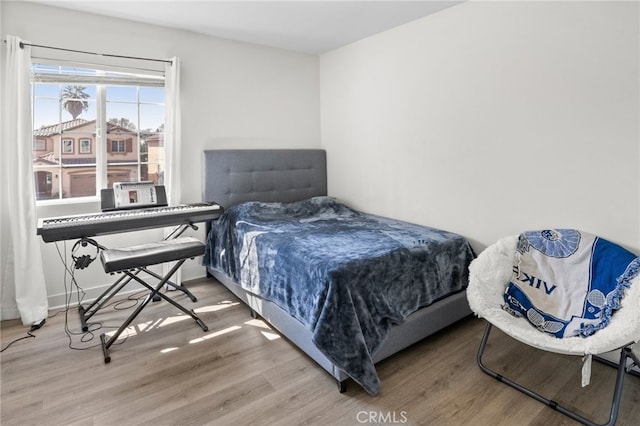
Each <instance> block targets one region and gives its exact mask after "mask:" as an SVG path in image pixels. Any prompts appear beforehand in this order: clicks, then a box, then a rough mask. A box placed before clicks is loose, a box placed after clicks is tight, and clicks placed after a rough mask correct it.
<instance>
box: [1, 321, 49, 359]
mask: <svg viewBox="0 0 640 426" xmlns="http://www.w3.org/2000/svg"><path fill="white" fill-rule="evenodd" d="M46 321H47V320H46V319H43V320H41V321H38V322H34V323H33V324H32V325H31V328H29V331H27V335H26V336H22V337H18V338H17V339H15V340H14V341H12V342H9V344H8V345H7V346H5V347H4V348H2V349H0V352H4V351H5V350H7V349H8V348H9V346H11V345H13V344H14V343H16V342H19V341H20V340H25V339H30V338H32V337H33V338H35V337H36V335H35V334H33V332H34V331H36V330H38V329H40V328H42V326H43V325H44V323H45V322H46Z"/></svg>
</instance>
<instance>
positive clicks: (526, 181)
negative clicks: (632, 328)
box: [320, 2, 640, 253]
mask: <svg viewBox="0 0 640 426" xmlns="http://www.w3.org/2000/svg"><path fill="white" fill-rule="evenodd" d="M638 12H639V11H638V3H637V2H611V3H609V2H468V3H464V4H462V5H459V6H455V7H453V8H450V9H446V10H444V11H442V12H440V13H438V14H435V15H432V16H429V17H426V18H423V19H420V20H418V21H414V22H411V23H409V24H406V25H403V26H401V27H397V28H395V29H392V30H389V31H387V32H384V33H381V34H378V35H375V36H373V37H370V38H367V39H365V40H362V41H359V42H356V43H353V44H351V45H348V46H346V47H343V48H340V49H337V50H334V51H332V52H329V53H326V54H324V55H322V56H321V57H320V82H321V115H322V146H323V147H324V148H326V149H327V151H328V164H329V191H330V193H331V194H332V195H335V196H338V197H340V198H343V199H345V200H347V201H349V202H351V203H352V204H353V205H355V206H356V207H358V208H360V209H363V210H366V211H370V212H374V213H377V214H383V215H387V216H393V217H398V218H402V219H406V220H410V221H413V222H417V223H421V224H426V225H432V226H436V227H440V228H444V229H448V230H451V231H454V232H458V233H461V234H463V235H465V236H467V237H468V238H470V240H471V241H472V244H473V245H474V248H475V249H476V250H478V251H479V250H481V249H483V248H484V247H486V246H487V245H489V244H491V243H492V242H494V241H495V240H496V239H498V238H500V237H502V236H506V235H511V234H517V233H519V232H521V231H524V230H530V229H540V228H548V227H574V228H578V229H582V230H584V231H589V232H592V233H596V234H599V235H601V236H603V237H605V238H609V239H611V240H613V241H616V242H618V243H621V244H623V245H625V246H627V247H628V248H630V249H632V250H634V251H635V252H636V253H638V252H640V228H639V226H640V223H639V220H640V219H639V217H640V175H639V169H640V167H639V160H640V150H639V146H638V145H639V113H640V111H639V106H638V105H639V69H638V64H639V23H638V22H639V20H638V16H639V13H638Z"/></svg>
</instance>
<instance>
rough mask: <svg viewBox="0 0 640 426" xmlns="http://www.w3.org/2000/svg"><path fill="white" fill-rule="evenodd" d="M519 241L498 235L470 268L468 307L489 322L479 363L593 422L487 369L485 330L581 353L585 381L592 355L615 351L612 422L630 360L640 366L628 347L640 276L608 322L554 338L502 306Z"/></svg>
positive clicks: (639, 333)
mask: <svg viewBox="0 0 640 426" xmlns="http://www.w3.org/2000/svg"><path fill="white" fill-rule="evenodd" d="M517 242H518V236H512V237H507V238H503V239H501V240H499V241H498V242H496V243H495V244H493V245H491V246H489V247H487V248H486V249H485V250H484V251H483V252H482V253H480V255H479V256H478V258H477V259H475V260H474V261H473V262H472V263H471V265H470V267H469V271H470V275H469V288H468V289H467V297H468V300H469V306H470V307H471V309H472V310H473V312H474V313H475V314H476V315H477V316H478V317H479V318H484V319H485V320H486V321H487V326H486V328H485V332H484V336H483V338H482V341H481V343H480V347H479V349H478V355H477V361H478V365H479V366H480V368H481V369H482V371H484V372H485V373H486V374H488V375H490V376H492V377H494V378H496V379H497V380H499V381H501V382H503V383H505V384H507V385H509V386H511V387H513V388H515V389H517V390H519V391H521V392H523V393H525V394H526V395H528V396H530V397H532V398H534V399H536V400H538V401H539V402H542V403H544V404H546V405H548V406H550V407H551V408H554V409H556V410H558V411H560V412H561V413H563V414H565V415H567V416H569V417H571V418H572V419H574V420H577V421H579V422H581V423H583V424H587V425H595V424H596V423H593V422H592V421H590V420H588V419H585V418H584V417H582V416H580V415H578V414H577V413H575V412H572V411H570V410H568V409H566V408H564V407H562V406H560V405H559V404H558V403H556V402H555V401H552V400H549V399H547V398H545V397H543V396H541V395H539V394H537V393H535V392H533V391H531V390H530V389H527V388H526V387H524V386H522V385H520V384H518V383H515V382H513V381H511V380H509V379H508V378H506V377H504V376H502V375H501V374H499V373H497V372H495V371H493V370H491V369H489V368H487V367H486V366H485V365H484V364H483V363H482V355H483V353H484V350H485V347H486V344H487V340H488V338H489V332H490V331H491V328H492V326H496V327H498V328H499V329H500V330H502V331H503V332H504V333H505V334H507V335H508V336H510V337H512V338H514V339H517V340H519V341H520V342H523V343H525V344H527V345H529V346H532V347H535V348H537V349H540V350H543V351H550V352H556V353H560V354H567V355H578V356H581V357H584V360H585V361H584V364H583V369H582V384H583V386H585V385H586V384H588V382H589V378H590V373H591V356H592V355H593V356H596V355H598V354H604V353H606V352H611V351H614V350H619V351H620V361H619V363H618V365H617V367H618V373H617V380H616V384H615V391H614V396H613V401H612V404H611V411H610V418H609V422H608V423H607V424H608V425H612V424H615V422H616V419H617V415H618V409H619V406H620V396H621V393H622V385H623V380H624V376H625V372H628V373H633V374H634V375H636V374H637V373H636V372H635V371H632V370H631V368H632V367H633V366H634V365H636V366H638V365H640V361H639V360H638V356H637V355H636V354H634V353H633V351H632V350H631V346H632V345H633V344H634V343H637V342H639V341H640V277H636V278H634V279H633V281H632V283H631V285H630V287H629V288H628V289H627V291H626V294H625V297H624V298H623V299H622V302H621V308H620V309H619V310H618V311H616V312H615V314H614V315H613V316H612V317H611V321H610V322H609V324H608V325H607V327H605V328H603V329H602V330H599V331H597V332H596V333H594V334H592V335H591V336H589V337H577V336H576V337H566V338H557V337H555V336H553V335H550V334H548V333H544V332H541V331H539V330H537V329H536V328H534V327H533V326H532V325H531V324H530V323H529V322H528V321H527V320H526V319H525V318H517V317H514V316H513V315H511V314H509V313H508V312H506V311H505V310H503V309H502V305H503V304H504V299H503V295H504V292H505V289H506V287H507V284H508V283H509V281H510V279H511V275H512V271H513V263H514V253H515V251H516V247H517ZM628 358H630V359H631V360H632V361H633V362H632V363H631V365H630V366H627V359H628ZM596 359H599V358H596Z"/></svg>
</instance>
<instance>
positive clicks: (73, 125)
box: [33, 118, 137, 137]
mask: <svg viewBox="0 0 640 426" xmlns="http://www.w3.org/2000/svg"><path fill="white" fill-rule="evenodd" d="M95 122H96V120H85V119H84V118H76V119H75V120H69V121H63V122H62V123H58V124H51V125H49V126H41V127H40V128H39V129H35V130H34V131H33V136H45V137H47V136H53V135H59V134H60V133H62V132H68V131H70V130H73V129H77V128H78V127H82V126H86V125H87V124H91V123H95ZM107 132H109V133H111V132H115V133H120V132H122V133H130V134H136V133H137V132H136V131H135V130H131V129H127V128H125V127H122V126H120V125H117V124H113V123H109V122H107Z"/></svg>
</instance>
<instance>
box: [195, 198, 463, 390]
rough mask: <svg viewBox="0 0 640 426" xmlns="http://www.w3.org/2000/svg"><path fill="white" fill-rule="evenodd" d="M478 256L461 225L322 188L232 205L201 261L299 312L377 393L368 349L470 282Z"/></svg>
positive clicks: (322, 343) (333, 356)
mask: <svg viewBox="0 0 640 426" xmlns="http://www.w3.org/2000/svg"><path fill="white" fill-rule="evenodd" d="M472 257H473V252H472V250H471V247H470V246H469V244H468V242H467V241H466V240H465V239H464V238H462V237H461V236H459V235H457V234H453V233H450V232H446V231H442V230H438V229H434V228H429V227H424V226H418V225H414V224H410V223H406V222H401V221H397V220H392V219H387V218H383V217H379V216H373V215H369V214H364V213H360V212H357V211H354V210H352V209H350V208H348V207H347V206H345V205H343V204H340V203H337V202H336V201H334V200H333V199H332V198H329V197H316V198H312V199H309V200H306V201H302V202H297V203H291V204H281V203H260V202H249V203H244V204H240V205H237V206H234V207H231V208H229V209H228V210H226V211H225V213H224V214H223V215H222V216H221V217H220V218H219V219H218V220H217V221H215V222H214V223H213V224H212V229H211V232H210V233H209V235H208V244H207V251H206V253H205V256H204V264H205V265H206V266H211V267H213V268H215V269H218V270H220V271H222V272H224V273H225V274H227V275H228V276H230V277H231V278H233V279H234V280H235V281H236V282H238V283H239V284H240V285H241V286H242V287H243V288H244V289H245V290H247V291H250V292H252V293H254V294H256V295H258V296H260V297H262V298H265V299H268V300H270V301H273V302H274V303H276V304H278V305H279V306H280V307H281V308H283V309H284V310H286V311H287V312H288V313H289V314H290V315H292V316H293V317H295V318H297V319H298V320H299V321H300V322H302V323H303V324H304V325H305V326H306V327H307V328H308V329H309V330H311V332H312V334H313V342H314V344H315V345H316V346H317V347H318V349H319V350H320V351H322V352H323V353H324V354H325V355H326V356H327V358H329V359H330V360H331V361H332V362H333V363H334V364H335V365H336V366H338V367H339V368H340V369H342V370H343V371H344V372H345V373H346V374H348V375H349V376H350V377H351V378H352V379H353V380H355V381H356V382H357V383H359V384H360V385H361V386H362V387H363V388H364V389H365V390H366V391H367V392H368V393H369V394H372V395H375V394H377V393H378V391H379V388H380V381H379V379H378V375H377V373H376V370H375V367H374V365H373V362H372V357H373V356H374V354H375V353H376V351H377V350H378V349H379V348H380V346H381V345H382V343H383V342H384V340H385V336H386V334H387V331H388V330H389V328H390V327H391V325H393V324H399V323H402V322H403V321H404V320H405V319H406V318H407V316H408V315H410V314H411V313H413V312H415V311H417V310H418V309H420V308H421V307H423V306H427V305H429V304H431V303H433V302H434V301H436V300H438V299H440V298H442V297H444V296H446V295H448V294H451V293H454V292H458V291H460V290H462V289H464V288H465V287H466V286H467V282H468V265H469V263H470V261H471V260H472Z"/></svg>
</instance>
